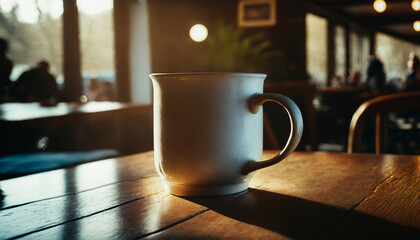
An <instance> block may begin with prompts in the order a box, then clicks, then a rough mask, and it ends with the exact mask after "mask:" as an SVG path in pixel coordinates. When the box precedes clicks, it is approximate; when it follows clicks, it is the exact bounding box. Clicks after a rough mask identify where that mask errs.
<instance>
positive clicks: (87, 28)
mask: <svg viewBox="0 0 420 240" xmlns="http://www.w3.org/2000/svg"><path fill="white" fill-rule="evenodd" d="M77 6H78V10H79V29H80V52H81V65H82V66H81V72H82V79H83V84H84V87H85V88H84V93H86V92H87V90H88V89H87V85H88V81H89V79H93V78H95V79H97V80H98V81H99V82H101V83H104V82H107V83H108V84H112V85H111V86H114V83H115V64H114V26H113V0H78V1H77ZM112 88H113V87H112ZM112 92H113V90H112ZM110 97H111V96H110ZM106 100H113V98H112V97H111V99H106Z"/></svg>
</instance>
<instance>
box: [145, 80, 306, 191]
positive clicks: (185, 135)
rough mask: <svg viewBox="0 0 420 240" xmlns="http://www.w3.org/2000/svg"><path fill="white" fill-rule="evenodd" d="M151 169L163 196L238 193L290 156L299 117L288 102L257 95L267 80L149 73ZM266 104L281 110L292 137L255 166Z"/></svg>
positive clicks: (298, 131) (270, 95) (297, 137)
mask: <svg viewBox="0 0 420 240" xmlns="http://www.w3.org/2000/svg"><path fill="white" fill-rule="evenodd" d="M150 78H151V79H152V82H153V90H154V91H153V118H154V121H153V122H154V152H155V156H154V157H155V165H156V169H157V171H158V173H159V175H160V176H161V178H162V180H163V182H164V184H165V188H166V190H167V192H169V193H171V194H173V195H177V196H216V195H228V194H233V193H238V192H241V191H244V190H246V189H247V188H248V183H249V181H250V180H251V177H252V175H253V174H249V173H251V172H253V171H255V170H257V169H260V168H264V167H268V166H270V165H273V164H276V163H278V162H280V161H281V160H283V159H284V158H286V157H287V156H288V155H289V154H290V153H292V152H293V151H294V150H295V148H296V146H297V145H298V143H299V141H300V139H301V137H302V132H303V121H302V114H301V112H300V110H299V108H298V106H297V105H296V104H295V103H294V102H293V101H292V100H291V99H290V98H288V97H285V96H283V95H280V94H275V93H263V87H264V80H265V78H266V75H265V74H253V73H252V74H251V73H154V74H150ZM266 101H273V102H276V103H278V104H280V105H281V106H283V107H284V108H285V109H286V111H287V113H288V115H289V119H290V125H291V133H290V135H289V139H288V141H287V143H286V146H285V147H284V149H283V150H281V152H280V153H279V154H278V155H277V156H275V157H273V158H271V159H269V160H263V161H259V160H260V158H261V156H262V149H263V146H262V144H263V114H262V111H261V110H260V108H261V106H262V104H263V103H264V102H266Z"/></svg>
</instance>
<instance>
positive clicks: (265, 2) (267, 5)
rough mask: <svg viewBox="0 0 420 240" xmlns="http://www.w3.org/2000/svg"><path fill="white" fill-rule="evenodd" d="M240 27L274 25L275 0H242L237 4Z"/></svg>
mask: <svg viewBox="0 0 420 240" xmlns="http://www.w3.org/2000/svg"><path fill="white" fill-rule="evenodd" d="M238 25H239V26H240V27H262V26H274V25H276V0H242V1H239V3H238Z"/></svg>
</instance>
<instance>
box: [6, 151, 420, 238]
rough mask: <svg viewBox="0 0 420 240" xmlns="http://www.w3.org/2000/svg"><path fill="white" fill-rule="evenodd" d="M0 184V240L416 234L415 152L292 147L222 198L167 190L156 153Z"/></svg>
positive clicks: (419, 204)
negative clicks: (0, 193)
mask: <svg viewBox="0 0 420 240" xmlns="http://www.w3.org/2000/svg"><path fill="white" fill-rule="evenodd" d="M273 154H275V151H265V152H264V156H263V158H267V157H268V156H271V155H273ZM0 186H1V188H2V189H3V191H4V193H5V194H6V197H5V198H4V199H3V201H2V205H1V210H0V238H1V239H10V238H12V239H15V238H23V239H60V238H64V239H139V238H145V239H154V238H158V239H160V238H162V239H168V238H170V239H174V238H175V239H177V238H178V239H209V238H211V239H213V238H223V239H302V238H305V239H306V238H320V239H354V238H372V237H375V238H386V239H407V238H408V239H409V238H412V239H420V156H397V155H370V154H345V153H326V152H295V153H293V154H292V155H291V156H290V157H288V158H287V159H286V160H284V161H283V162H281V163H279V164H277V165H275V166H272V167H269V168H266V169H263V170H260V171H258V172H257V173H256V174H255V176H254V178H253V180H252V181H251V187H250V188H249V190H248V191H245V192H242V193H238V194H235V195H229V196H223V197H208V198H181V197H176V196H172V195H169V194H167V193H165V192H164V189H163V186H162V183H161V181H160V179H159V177H158V175H157V173H156V171H155V169H154V163H153V152H146V153H141V154H137V155H132V156H127V157H120V158H116V159H108V160H102V161H97V162H92V163H87V164H82V165H79V166H76V167H73V168H68V169H61V170H55V171H50V172H45V173H40V174H35V175H29V176H26V177H21V178H16V179H10V180H6V181H2V182H0Z"/></svg>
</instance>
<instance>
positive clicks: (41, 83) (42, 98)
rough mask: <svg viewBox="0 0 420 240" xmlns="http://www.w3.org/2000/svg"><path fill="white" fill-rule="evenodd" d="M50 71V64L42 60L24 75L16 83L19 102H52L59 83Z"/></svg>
mask: <svg viewBox="0 0 420 240" xmlns="http://www.w3.org/2000/svg"><path fill="white" fill-rule="evenodd" d="M49 69H50V64H49V63H48V62H47V61H44V60H42V61H40V62H38V64H37V65H36V66H35V67H33V68H31V69H29V70H28V71H26V72H24V73H22V75H20V77H19V78H18V79H17V81H16V95H17V96H16V98H17V100H19V101H22V102H41V103H46V102H50V101H52V100H53V99H54V97H55V95H56V93H57V82H56V80H55V77H54V76H53V75H52V74H51V73H50V72H49Z"/></svg>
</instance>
